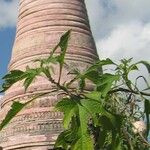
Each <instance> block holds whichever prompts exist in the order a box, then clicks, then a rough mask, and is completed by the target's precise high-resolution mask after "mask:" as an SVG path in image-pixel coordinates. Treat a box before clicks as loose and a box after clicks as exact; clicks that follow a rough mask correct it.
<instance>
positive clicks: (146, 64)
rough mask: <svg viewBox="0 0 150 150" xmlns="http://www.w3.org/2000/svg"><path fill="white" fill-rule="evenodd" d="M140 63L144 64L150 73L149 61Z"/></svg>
mask: <svg viewBox="0 0 150 150" xmlns="http://www.w3.org/2000/svg"><path fill="white" fill-rule="evenodd" d="M139 63H142V64H143V65H145V67H146V68H147V71H148V73H150V63H149V62H147V61H140V62H139Z"/></svg>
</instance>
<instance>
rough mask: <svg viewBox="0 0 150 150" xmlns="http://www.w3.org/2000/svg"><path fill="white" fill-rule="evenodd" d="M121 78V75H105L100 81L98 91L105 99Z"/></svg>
mask: <svg viewBox="0 0 150 150" xmlns="http://www.w3.org/2000/svg"><path fill="white" fill-rule="evenodd" d="M119 78H120V76H119V75H112V74H108V73H105V74H103V75H102V76H101V78H100V79H99V81H98V84H97V90H98V91H100V92H101V93H102V96H103V97H105V96H106V95H107V93H108V92H109V91H110V90H111V87H112V85H113V83H114V82H116V81H118V80H119Z"/></svg>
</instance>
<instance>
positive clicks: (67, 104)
mask: <svg viewBox="0 0 150 150" xmlns="http://www.w3.org/2000/svg"><path fill="white" fill-rule="evenodd" d="M56 109H58V110H59V111H61V112H63V113H64V118H63V125H64V128H65V129H68V128H69V125H70V122H71V120H72V117H73V116H76V114H77V103H76V102H75V101H73V100H72V99H69V98H64V99H62V100H61V101H59V102H58V103H57V104H56Z"/></svg>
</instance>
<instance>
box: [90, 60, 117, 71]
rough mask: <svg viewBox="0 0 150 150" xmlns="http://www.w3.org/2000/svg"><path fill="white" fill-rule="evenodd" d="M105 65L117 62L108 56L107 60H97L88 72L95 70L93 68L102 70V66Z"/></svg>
mask: <svg viewBox="0 0 150 150" xmlns="http://www.w3.org/2000/svg"><path fill="white" fill-rule="evenodd" d="M105 65H115V63H114V62H113V61H112V60H111V59H109V58H107V59H106V60H99V61H97V62H96V63H95V64H93V65H92V66H90V67H89V68H88V69H87V72H89V71H93V70H101V68H102V67H103V66H105Z"/></svg>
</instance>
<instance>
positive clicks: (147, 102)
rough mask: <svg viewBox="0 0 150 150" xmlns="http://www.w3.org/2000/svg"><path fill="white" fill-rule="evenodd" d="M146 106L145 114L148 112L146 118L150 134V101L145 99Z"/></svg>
mask: <svg viewBox="0 0 150 150" xmlns="http://www.w3.org/2000/svg"><path fill="white" fill-rule="evenodd" d="M144 107H145V111H144V112H145V114H146V120H147V136H148V135H149V124H150V120H149V115H150V101H149V100H147V99H145V103H144Z"/></svg>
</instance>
